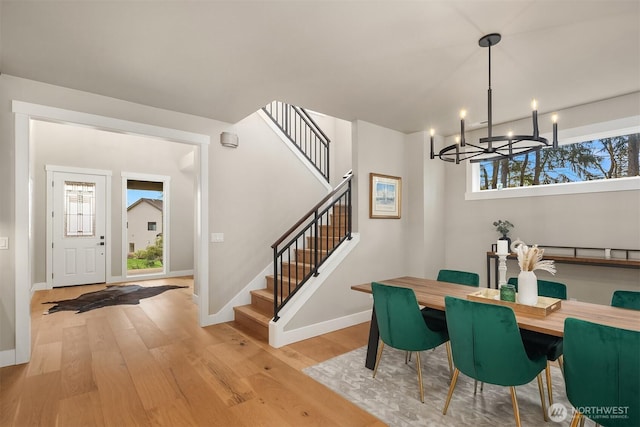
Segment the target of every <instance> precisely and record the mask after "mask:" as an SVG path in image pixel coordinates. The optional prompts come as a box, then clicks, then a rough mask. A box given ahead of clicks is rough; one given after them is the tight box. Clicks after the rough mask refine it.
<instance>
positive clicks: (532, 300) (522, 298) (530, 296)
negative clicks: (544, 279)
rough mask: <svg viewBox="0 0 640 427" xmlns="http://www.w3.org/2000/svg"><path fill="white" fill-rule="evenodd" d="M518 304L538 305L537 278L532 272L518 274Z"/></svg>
mask: <svg viewBox="0 0 640 427" xmlns="http://www.w3.org/2000/svg"><path fill="white" fill-rule="evenodd" d="M518 302H519V303H520V304H525V305H536V304H537V303H538V278H537V277H536V275H535V273H534V272H533V271H521V272H520V274H518Z"/></svg>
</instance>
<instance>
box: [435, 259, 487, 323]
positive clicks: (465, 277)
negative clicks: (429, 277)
mask: <svg viewBox="0 0 640 427" xmlns="http://www.w3.org/2000/svg"><path fill="white" fill-rule="evenodd" d="M437 280H438V281H439V282H449V283H455V284H457V285H467V286H475V287H478V286H480V276H479V275H478V274H477V273H470V272H468V271H459V270H440V271H439V272H438V278H437ZM422 315H423V316H424V321H425V322H427V325H429V327H430V328H432V329H436V330H442V329H446V328H447V322H446V319H445V316H444V312H443V311H440V310H436V309H433V308H428V307H425V308H423V309H422Z"/></svg>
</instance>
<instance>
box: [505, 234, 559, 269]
mask: <svg viewBox="0 0 640 427" xmlns="http://www.w3.org/2000/svg"><path fill="white" fill-rule="evenodd" d="M513 249H514V251H515V252H516V254H517V255H518V264H519V265H520V270H522V271H533V270H545V271H548V272H549V273H551V274H556V267H555V265H554V264H553V260H543V259H542V255H543V254H544V249H542V248H539V247H538V245H533V246H527V245H526V244H525V243H524V242H523V241H522V240H516V241H515V242H513Z"/></svg>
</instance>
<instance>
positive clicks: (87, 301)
mask: <svg viewBox="0 0 640 427" xmlns="http://www.w3.org/2000/svg"><path fill="white" fill-rule="evenodd" d="M186 287H187V286H176V285H162V286H140V285H124V286H118V285H107V288H106V289H102V290H99V291H95V292H87V293H86V294H82V295H80V296H79V297H77V298H73V299H65V300H60V301H47V302H43V304H56V305H54V306H53V307H51V308H50V309H49V311H48V312H46V313H45V314H51V313H55V312H57V311H65V310H66V311H75V312H76V314H77V313H84V312H85V311H90V310H95V309H96V308H100V307H106V306H109V305H118V304H131V305H135V304H139V303H140V300H141V299H144V298H149V297H153V296H156V295H159V294H161V293H163V292H165V291H168V290H170V289H178V288H186Z"/></svg>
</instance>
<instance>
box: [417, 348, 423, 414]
mask: <svg viewBox="0 0 640 427" xmlns="http://www.w3.org/2000/svg"><path fill="white" fill-rule="evenodd" d="M416 367H417V369H418V385H419V386H420V402H422V403H424V388H423V387H422V366H421V363H420V352H419V351H416Z"/></svg>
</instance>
